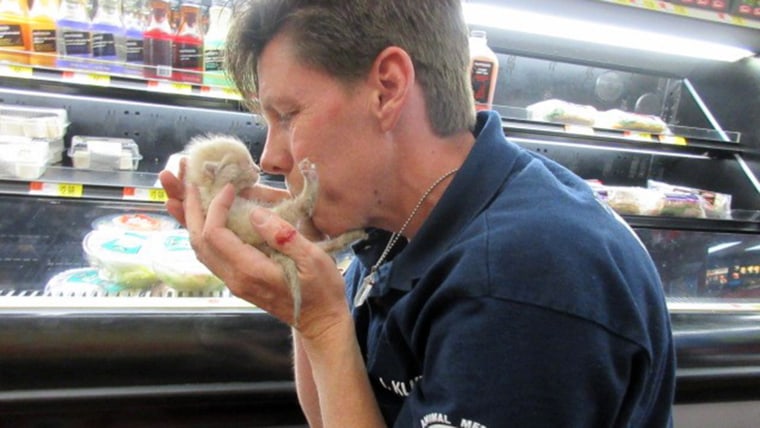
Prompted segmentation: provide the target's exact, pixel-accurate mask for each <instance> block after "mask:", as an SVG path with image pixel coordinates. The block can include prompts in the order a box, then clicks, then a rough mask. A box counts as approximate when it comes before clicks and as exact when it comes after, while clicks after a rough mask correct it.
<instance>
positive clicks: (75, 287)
mask: <svg viewBox="0 0 760 428" xmlns="http://www.w3.org/2000/svg"><path fill="white" fill-rule="evenodd" d="M111 285H112V283H110V282H108V281H106V280H104V279H102V278H100V276H98V270H97V269H95V268H77V269H69V270H66V271H63V272H61V273H59V274H56V275H55V276H54V277H52V278H51V279H50V281H48V282H47V284H46V285H45V291H44V293H45V294H47V295H51V296H70V295H102V294H105V293H106V288H108V287H109V286H111Z"/></svg>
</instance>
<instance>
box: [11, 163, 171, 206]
mask: <svg viewBox="0 0 760 428" xmlns="http://www.w3.org/2000/svg"><path fill="white" fill-rule="evenodd" d="M0 193H5V194H16V195H29V196H46V197H57V198H70V199H71V198H73V199H81V198H84V199H105V200H123V201H133V202H156V203H163V202H164V201H166V192H164V190H163V189H162V188H161V185H160V183H159V182H158V174H155V173H147V172H134V171H92V170H79V169H74V168H68V167H58V166H53V167H49V168H48V169H47V170H46V171H45V173H44V174H43V175H42V176H41V177H39V178H37V179H34V180H23V179H9V178H6V179H0Z"/></svg>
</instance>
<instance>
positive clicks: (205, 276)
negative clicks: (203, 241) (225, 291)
mask: <svg viewBox="0 0 760 428" xmlns="http://www.w3.org/2000/svg"><path fill="white" fill-rule="evenodd" d="M152 239H153V241H154V245H152V247H153V250H154V253H153V254H154V256H153V270H154V271H155V272H156V275H157V276H158V278H159V279H160V280H161V281H162V282H163V283H165V284H166V285H168V286H169V287H171V288H172V289H174V290H176V291H193V292H199V291H200V292H208V291H217V290H220V289H222V288H224V283H223V282H222V281H221V280H220V279H219V278H217V277H216V276H215V275H214V274H213V273H211V271H209V270H208V268H207V267H206V266H205V265H204V264H203V263H201V262H200V261H198V259H197V258H196V256H195V251H193V249H192V247H191V246H190V237H189V234H188V232H187V230H186V229H177V230H174V231H170V232H165V233H160V234H157V235H155V236H154V237H153V238H152Z"/></svg>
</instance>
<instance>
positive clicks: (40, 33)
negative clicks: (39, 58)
mask: <svg viewBox="0 0 760 428" xmlns="http://www.w3.org/2000/svg"><path fill="white" fill-rule="evenodd" d="M32 43H33V49H34V51H35V52H55V51H56V43H55V30H32Z"/></svg>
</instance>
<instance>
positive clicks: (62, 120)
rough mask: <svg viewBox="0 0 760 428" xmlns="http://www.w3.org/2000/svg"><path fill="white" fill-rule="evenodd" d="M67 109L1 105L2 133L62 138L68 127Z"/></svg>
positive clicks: (50, 138)
mask: <svg viewBox="0 0 760 428" xmlns="http://www.w3.org/2000/svg"><path fill="white" fill-rule="evenodd" d="M68 126H69V122H68V115H67V113H66V110H65V109H52V108H42V107H20V106H9V105H0V134H3V135H15V136H20V137H33V138H46V139H49V140H61V141H62V138H63V137H64V135H66V128H68Z"/></svg>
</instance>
